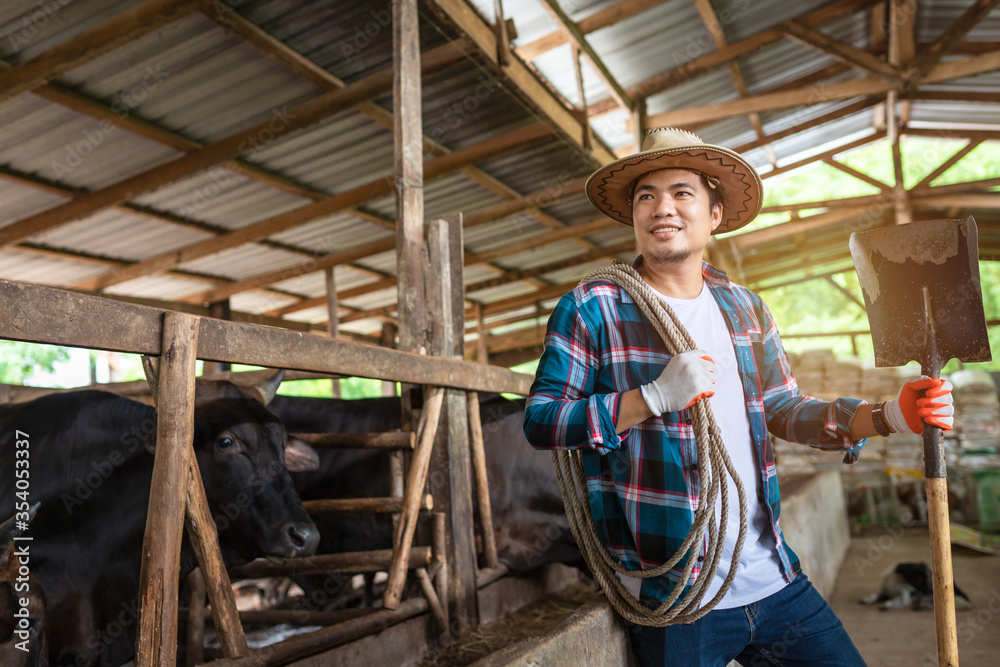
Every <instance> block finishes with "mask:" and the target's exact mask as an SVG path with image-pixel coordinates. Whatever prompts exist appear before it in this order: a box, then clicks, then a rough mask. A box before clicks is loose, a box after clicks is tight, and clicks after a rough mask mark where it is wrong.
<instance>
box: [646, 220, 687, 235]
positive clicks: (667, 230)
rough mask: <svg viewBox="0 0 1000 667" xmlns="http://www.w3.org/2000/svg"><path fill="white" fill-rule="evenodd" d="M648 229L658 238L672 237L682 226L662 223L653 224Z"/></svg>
mask: <svg viewBox="0 0 1000 667" xmlns="http://www.w3.org/2000/svg"><path fill="white" fill-rule="evenodd" d="M647 231H648V232H649V233H650V234H652V235H654V236H656V237H658V238H670V237H671V236H673V235H674V234H676V233H677V232H680V231H681V227H680V225H675V224H670V223H661V224H658V225H653V226H652V227H650V228H649V229H648V230H647Z"/></svg>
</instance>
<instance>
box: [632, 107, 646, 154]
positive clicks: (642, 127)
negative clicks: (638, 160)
mask: <svg viewBox="0 0 1000 667" xmlns="http://www.w3.org/2000/svg"><path fill="white" fill-rule="evenodd" d="M632 131H633V132H635V152H636V153H638V152H639V151H641V150H642V142H643V141H644V140H645V138H646V98H645V97H639V98H636V100H635V110H634V111H633V112H632Z"/></svg>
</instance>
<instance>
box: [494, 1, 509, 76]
mask: <svg viewBox="0 0 1000 667" xmlns="http://www.w3.org/2000/svg"><path fill="white" fill-rule="evenodd" d="M493 17H494V20H493V29H494V30H496V33H497V64H498V65H499V66H500V68H501V69H503V68H504V67H506V66H507V65H508V64H510V35H509V34H508V32H507V19H506V18H505V17H504V15H503V0H493Z"/></svg>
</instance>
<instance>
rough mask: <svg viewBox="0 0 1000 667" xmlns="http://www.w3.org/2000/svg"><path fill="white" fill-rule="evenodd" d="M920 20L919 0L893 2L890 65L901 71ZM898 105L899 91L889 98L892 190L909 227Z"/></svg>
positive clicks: (900, 215)
mask: <svg viewBox="0 0 1000 667" xmlns="http://www.w3.org/2000/svg"><path fill="white" fill-rule="evenodd" d="M916 17H917V2H916V0H889V64H891V65H895V66H896V67H897V68H899V67H902V66H904V65H906V64H907V63H908V62H910V61H911V60H912V59H913V54H914V50H915V46H914V42H915V40H914V37H913V30H914V26H915V24H916ZM898 101H899V93H898V91H896V90H890V91H889V93H888V94H887V95H886V110H885V125H886V132H888V139H889V141H890V142H892V168H893V173H894V174H895V178H896V182H895V185H894V186H893V188H892V192H893V210H894V211H895V215H896V224H897V225H905V224H906V223H908V222H911V221H912V220H913V209H912V207H911V206H910V199H909V195H908V193H907V192H906V186H905V185H904V183H903V155H902V151H901V149H900V145H899V141H900V129H901V127H900V125H901V123H900V118H899V115H898V110H897V109H896V104H897V102H898Z"/></svg>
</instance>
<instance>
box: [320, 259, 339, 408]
mask: <svg viewBox="0 0 1000 667" xmlns="http://www.w3.org/2000/svg"><path fill="white" fill-rule="evenodd" d="M323 275H324V277H325V278H326V312H327V322H328V324H327V329H329V330H330V337H331V338H338V337H339V336H340V331H339V329H340V313H339V311H338V305H337V276H336V275H335V274H334V267H332V266H328V267H327V268H326V270H325V271H324V272H323ZM330 396H331V397H332V398H340V379H339V378H332V379H331V380H330Z"/></svg>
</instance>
